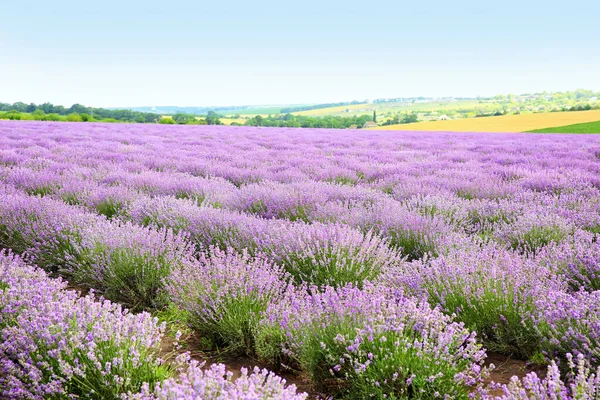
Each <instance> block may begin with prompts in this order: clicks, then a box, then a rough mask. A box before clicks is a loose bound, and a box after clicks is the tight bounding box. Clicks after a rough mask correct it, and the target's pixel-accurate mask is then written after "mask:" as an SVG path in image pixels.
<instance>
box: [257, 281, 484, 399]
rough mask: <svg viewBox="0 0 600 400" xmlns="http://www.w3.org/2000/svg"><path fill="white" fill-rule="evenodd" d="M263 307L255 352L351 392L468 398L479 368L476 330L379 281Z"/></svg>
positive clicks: (296, 296)
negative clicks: (289, 363) (284, 358)
mask: <svg viewBox="0 0 600 400" xmlns="http://www.w3.org/2000/svg"><path fill="white" fill-rule="evenodd" d="M285 300H286V301H282V302H279V303H273V304H271V305H270V306H269V308H268V309H267V311H266V313H265V318H264V319H263V321H262V322H261V325H260V327H259V330H258V335H257V350H258V354H259V356H261V357H263V358H265V359H269V358H270V360H271V362H273V361H278V359H277V357H276V356H277V351H278V349H279V351H280V352H283V353H284V355H285V356H287V357H289V358H290V359H291V360H292V361H294V362H296V363H297V364H298V365H299V366H300V367H301V368H302V369H304V370H305V371H306V372H308V374H309V375H310V377H311V379H312V380H313V382H314V383H315V384H317V385H318V386H320V387H324V388H326V389H327V390H329V391H332V392H334V393H337V394H338V395H342V396H347V397H350V398H370V397H373V398H385V397H390V398H404V397H411V396H415V397H420V398H424V397H435V396H437V395H440V394H443V395H448V396H451V397H454V398H468V394H469V392H470V390H471V388H473V387H476V386H477V385H479V383H480V382H481V379H482V374H484V373H485V371H484V370H483V368H482V363H483V360H484V358H485V353H484V351H482V350H481V348H480V346H479V345H478V344H477V343H476V340H475V334H474V333H471V332H469V331H468V330H467V329H465V328H464V326H463V325H462V324H458V323H454V322H452V321H451V319H450V318H448V317H446V316H444V315H443V314H442V313H440V312H439V311H436V310H432V309H431V308H430V307H429V305H428V304H427V303H424V302H420V303H419V302H416V301H414V300H412V299H409V298H406V297H403V296H394V295H392V293H391V292H390V291H388V290H386V289H384V288H381V287H376V286H372V285H367V286H366V287H365V289H364V290H360V289H358V288H355V287H352V286H347V287H343V288H339V289H334V288H327V289H326V290H325V291H324V292H323V293H318V292H317V293H314V294H307V292H306V291H304V290H302V291H296V292H290V293H289V294H288V297H287V298H286V299H285Z"/></svg>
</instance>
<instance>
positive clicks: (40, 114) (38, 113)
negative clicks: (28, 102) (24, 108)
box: [31, 108, 46, 121]
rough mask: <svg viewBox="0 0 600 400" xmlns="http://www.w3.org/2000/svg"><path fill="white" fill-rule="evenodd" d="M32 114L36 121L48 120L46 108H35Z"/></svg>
mask: <svg viewBox="0 0 600 400" xmlns="http://www.w3.org/2000/svg"><path fill="white" fill-rule="evenodd" d="M31 116H32V117H33V119H34V120H36V121H45V120H46V113H45V112H44V110H40V109H39V108H38V109H37V110H35V111H34V112H33V113H32V114H31Z"/></svg>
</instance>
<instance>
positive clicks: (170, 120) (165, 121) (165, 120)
mask: <svg viewBox="0 0 600 400" xmlns="http://www.w3.org/2000/svg"><path fill="white" fill-rule="evenodd" d="M158 123H159V124H166V125H173V124H175V121H174V120H173V118H171V117H162V118H161V119H159V120H158Z"/></svg>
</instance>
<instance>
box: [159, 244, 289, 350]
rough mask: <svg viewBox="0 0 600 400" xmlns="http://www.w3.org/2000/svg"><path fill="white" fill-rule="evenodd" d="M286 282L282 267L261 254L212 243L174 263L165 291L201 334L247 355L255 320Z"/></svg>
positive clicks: (272, 301) (256, 321)
mask: <svg viewBox="0 0 600 400" xmlns="http://www.w3.org/2000/svg"><path fill="white" fill-rule="evenodd" d="M286 287H287V285H286V276H285V274H284V273H283V271H282V270H281V269H280V268H279V267H277V266H275V265H273V264H272V263H271V262H269V261H268V260H266V259H265V257H264V256H261V255H257V256H255V257H251V256H249V255H248V253H246V252H244V253H242V254H238V253H236V252H235V251H233V250H228V251H223V250H219V249H217V248H211V249H209V250H208V251H207V252H206V253H202V254H200V255H199V260H198V261H197V262H188V263H184V264H183V265H182V266H181V267H179V268H174V269H173V270H172V272H171V274H170V276H169V278H168V283H167V284H166V291H167V293H168V295H169V299H170V300H171V301H173V302H174V303H175V304H176V305H177V306H179V307H180V308H182V309H183V310H185V311H186V312H187V313H188V315H189V321H190V323H191V325H192V326H193V327H194V328H195V329H196V330H197V331H198V332H199V333H200V334H202V335H204V336H205V337H207V338H210V339H212V340H213V341H214V342H215V343H216V344H217V345H222V346H225V347H226V349H227V351H229V352H232V353H246V354H248V355H252V354H253V352H254V332H255V329H256V324H257V323H258V321H259V319H260V317H261V315H262V313H263V312H264V311H265V310H266V308H267V307H268V305H269V304H271V303H274V302H275V303H277V302H279V301H281V299H282V296H283V294H284V292H285V290H286Z"/></svg>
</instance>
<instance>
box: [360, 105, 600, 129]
mask: <svg viewBox="0 0 600 400" xmlns="http://www.w3.org/2000/svg"><path fill="white" fill-rule="evenodd" d="M594 121H600V110H591V111H568V112H554V113H542V114H520V115H501V116H498V117H481V118H466V119H459V120H450V121H431V122H417V123H414V124H401V125H389V126H378V127H376V128H369V129H382V130H396V131H448V132H526V131H531V130H534V129H544V128H554V127H557V126H565V125H572V124H580V123H584V122H594Z"/></svg>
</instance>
